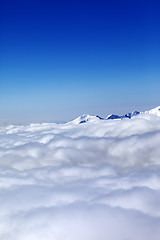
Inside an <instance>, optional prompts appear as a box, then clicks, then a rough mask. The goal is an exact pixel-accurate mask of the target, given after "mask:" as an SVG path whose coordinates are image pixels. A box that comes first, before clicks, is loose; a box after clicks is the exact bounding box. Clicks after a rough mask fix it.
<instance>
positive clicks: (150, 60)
mask: <svg viewBox="0 0 160 240" xmlns="http://www.w3.org/2000/svg"><path fill="white" fill-rule="evenodd" d="M159 10H160V9H159V1H154V0H153V1H146V0H144V1H143V0H138V1H137V0H134V1H133V0H130V1H126V0H124V1H118V0H113V1H108V0H106V1H94V0H92V1H88V0H85V1H83V0H81V1H48V0H46V1H41V0H39V1H35V0H32V1H30V0H23V1H20V0H19V1H18V0H15V1H10V0H2V1H1V3H0V121H1V122H2V121H4V122H5V121H6V122H17V123H21V122H41V121H57V122H58V121H68V120H71V119H73V118H75V117H77V116H79V115H82V114H84V113H88V114H91V115H95V114H99V115H101V116H102V117H105V116H106V115H108V114H110V113H116V114H123V113H125V112H129V111H134V110H139V111H143V110H147V109H149V108H153V107H155V106H158V105H160V96H159V89H160V81H159V79H160V70H159V69H160V68H159V66H160V59H159V56H160V31H159V29H160V15H159Z"/></svg>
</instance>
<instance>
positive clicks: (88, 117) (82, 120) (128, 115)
mask: <svg viewBox="0 0 160 240" xmlns="http://www.w3.org/2000/svg"><path fill="white" fill-rule="evenodd" d="M140 114H142V115H143V114H152V115H156V116H158V117H160V106H158V107H156V108H153V109H151V110H149V111H145V112H139V111H134V112H130V113H126V114H123V115H117V114H110V115H108V116H107V117H106V118H102V117H100V116H99V115H97V116H91V115H89V114H83V115H82V116H79V117H78V118H76V119H74V120H72V121H70V122H68V124H82V123H87V122H99V120H117V119H118V120H123V119H125V118H126V119H131V118H132V117H135V116H137V115H140Z"/></svg>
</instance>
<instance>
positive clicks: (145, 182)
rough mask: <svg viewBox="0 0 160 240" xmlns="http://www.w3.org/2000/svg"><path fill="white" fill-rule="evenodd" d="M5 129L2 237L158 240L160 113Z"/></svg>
mask: <svg viewBox="0 0 160 240" xmlns="http://www.w3.org/2000/svg"><path fill="white" fill-rule="evenodd" d="M156 115H157V114H151V113H150V112H148V113H144V114H140V115H137V116H135V117H133V118H132V119H123V120H101V119H99V118H96V119H95V118H93V117H92V118H90V119H91V120H89V121H87V122H86V123H83V124H78V121H77V120H76V121H72V122H70V123H66V124H55V123H43V124H31V125H29V126H9V127H5V128H1V129H0V239H1V240H41V239H42V240H43V239H46V240H75V239H76V240H82V239H83V240H106V239H109V240H150V239H152V240H159V236H160V147H159V146H160V118H159V117H158V116H156Z"/></svg>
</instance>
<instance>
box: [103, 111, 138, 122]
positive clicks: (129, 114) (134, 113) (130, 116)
mask: <svg viewBox="0 0 160 240" xmlns="http://www.w3.org/2000/svg"><path fill="white" fill-rule="evenodd" d="M138 114H140V112H138V111H134V112H131V113H126V114H124V115H122V116H119V115H114V114H111V115H108V116H107V117H106V119H107V120H110V119H123V118H132V117H134V116H136V115H138Z"/></svg>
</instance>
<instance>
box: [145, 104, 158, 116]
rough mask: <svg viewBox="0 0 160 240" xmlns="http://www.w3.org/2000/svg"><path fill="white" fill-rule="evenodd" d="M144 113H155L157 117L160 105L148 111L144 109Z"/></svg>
mask: <svg viewBox="0 0 160 240" xmlns="http://www.w3.org/2000/svg"><path fill="white" fill-rule="evenodd" d="M144 113H146V114H153V115H156V116H158V117H160V106H158V107H156V108H153V109H151V110H149V111H145V112H144Z"/></svg>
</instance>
